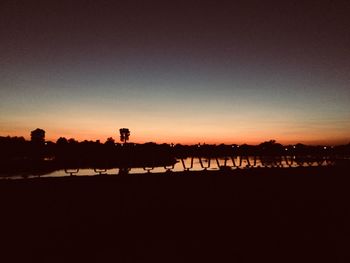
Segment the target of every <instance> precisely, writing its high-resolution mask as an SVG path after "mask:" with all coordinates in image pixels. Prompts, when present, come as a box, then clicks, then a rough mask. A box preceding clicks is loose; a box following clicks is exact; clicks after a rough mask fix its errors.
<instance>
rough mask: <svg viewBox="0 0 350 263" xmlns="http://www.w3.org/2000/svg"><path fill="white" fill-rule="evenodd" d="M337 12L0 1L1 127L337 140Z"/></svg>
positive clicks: (342, 99)
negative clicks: (127, 130)
mask: <svg viewBox="0 0 350 263" xmlns="http://www.w3.org/2000/svg"><path fill="white" fill-rule="evenodd" d="M124 2H127V3H124ZM349 13H350V3H349V1H309V2H308V1H276V2H272V1H249V0H248V1H227V2H226V1H183V2H181V1H160V2H155V1H102V0H101V1H63V0H62V1H57V2H54V1H7V0H4V1H1V2H0V136H7V135H10V136H24V137H26V138H29V136H30V131H31V130H34V129H35V128H42V129H44V130H45V131H46V139H48V140H53V141H55V140H57V138H59V137H61V136H64V137H67V138H75V139H77V140H85V139H88V140H90V139H91V140H97V139H99V140H101V141H104V140H106V138H107V137H114V138H115V139H118V137H119V128H122V127H127V128H129V129H130V131H131V136H130V140H131V141H133V142H139V143H142V142H150V141H152V142H157V143H164V142H165V143H183V144H192V143H199V142H200V143H204V142H205V143H216V144H219V143H227V144H230V143H250V144H257V143H260V142H263V141H266V140H270V139H275V140H277V141H278V142H281V143H297V142H302V143H308V144H342V143H349V142H350V103H349V102H350V85H349V84H350V73H349V72H350V49H349V47H350V18H349V15H348V14H349Z"/></svg>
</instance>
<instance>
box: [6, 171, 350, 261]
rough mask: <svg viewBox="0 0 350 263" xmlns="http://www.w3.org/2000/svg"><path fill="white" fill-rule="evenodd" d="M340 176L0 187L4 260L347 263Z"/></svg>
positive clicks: (346, 206) (218, 175) (106, 179)
mask: <svg viewBox="0 0 350 263" xmlns="http://www.w3.org/2000/svg"><path fill="white" fill-rule="evenodd" d="M349 183H350V174H348V169H347V168H346V167H342V168H339V167H338V168H334V167H333V168H332V167H324V168H291V169H276V168H274V169H262V168H261V169H255V170H241V171H238V172H237V171H236V172H235V173H232V174H228V173H227V172H226V173H225V172H207V173H204V172H201V173H189V174H185V173H176V174H173V175H170V174H169V175H164V174H163V175H142V176H140V175H139V176H137V175H133V176H131V175H128V176H95V177H66V178H41V179H31V180H16V181H15V180H3V181H0V205H1V206H0V207H1V214H0V217H1V218H0V223H1V224H0V227H1V233H0V241H1V243H2V244H1V245H0V251H1V254H0V262H202V261H206V262H320V261H322V262H332V263H333V262H350V257H349V256H350V203H349V201H350V191H349V187H350V184H349Z"/></svg>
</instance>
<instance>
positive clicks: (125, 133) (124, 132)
mask: <svg viewBox="0 0 350 263" xmlns="http://www.w3.org/2000/svg"><path fill="white" fill-rule="evenodd" d="M119 132H120V141H122V142H124V143H126V141H128V140H129V136H130V131H129V129H128V128H121V129H119Z"/></svg>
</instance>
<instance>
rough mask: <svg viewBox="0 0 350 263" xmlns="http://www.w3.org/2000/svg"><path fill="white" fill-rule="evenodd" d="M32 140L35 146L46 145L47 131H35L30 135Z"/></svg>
mask: <svg viewBox="0 0 350 263" xmlns="http://www.w3.org/2000/svg"><path fill="white" fill-rule="evenodd" d="M30 140H31V141H32V142H33V143H35V144H44V143H45V131H44V130H42V129H39V128H37V129H35V130H34V131H31V133H30Z"/></svg>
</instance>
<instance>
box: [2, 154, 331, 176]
mask: <svg viewBox="0 0 350 263" xmlns="http://www.w3.org/2000/svg"><path fill="white" fill-rule="evenodd" d="M330 164H332V163H331V162H330V161H329V160H327V159H323V158H321V159H318V160H315V159H305V158H304V159H298V158H296V157H295V156H287V157H277V158H276V157H241V156H235V157H226V158H198V157H196V158H184V159H178V160H177V162H176V163H175V164H174V165H171V166H167V167H140V168H130V169H127V171H128V172H125V170H123V171H124V173H123V174H147V173H152V174H154V173H165V172H183V171H202V170H209V171H215V170H220V169H226V170H234V169H248V168H252V167H255V168H257V167H300V166H305V167H306V166H325V165H330ZM123 171H120V169H119V168H113V169H86V168H84V169H69V170H68V169H67V170H57V171H54V172H51V173H48V174H44V175H26V176H23V175H16V176H11V177H2V178H3V179H22V178H36V177H62V176H69V175H74V176H95V175H118V174H122V172H123Z"/></svg>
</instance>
